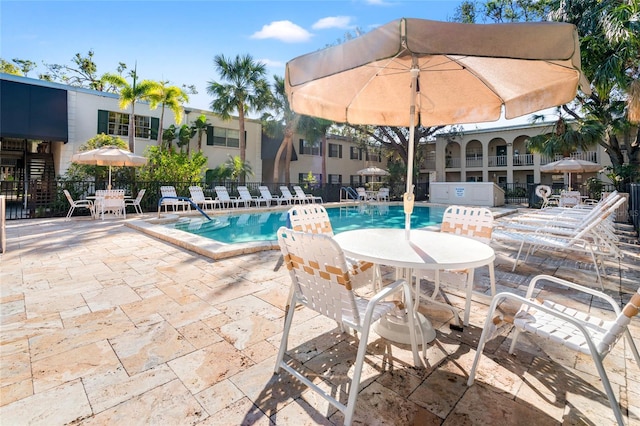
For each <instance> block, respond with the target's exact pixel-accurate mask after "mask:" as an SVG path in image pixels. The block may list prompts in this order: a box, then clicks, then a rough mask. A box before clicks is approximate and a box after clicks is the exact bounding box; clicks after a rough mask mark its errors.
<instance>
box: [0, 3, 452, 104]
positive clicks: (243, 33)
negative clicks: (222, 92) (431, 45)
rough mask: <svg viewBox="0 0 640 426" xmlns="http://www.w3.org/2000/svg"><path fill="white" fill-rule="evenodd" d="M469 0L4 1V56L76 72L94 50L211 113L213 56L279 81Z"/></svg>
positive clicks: (445, 16) (111, 66) (112, 66)
mask: <svg viewBox="0 0 640 426" xmlns="http://www.w3.org/2000/svg"><path fill="white" fill-rule="evenodd" d="M460 2H461V0H460V1H458V0H449V1H431V0H422V1H416V0H397V1H396V0H343V1H338V0H333V1H331V0H324V1H313V0H297V1H284V0H280V1H277V0H271V1H266V0H264V1H259V0H254V1H249V0H200V1H162V0H147V1H120V0H111V1H91V0H84V1H30V0H19V1H13V0H0V57H1V58H2V59H4V60H6V61H11V60H12V59H14V58H18V59H24V60H31V61H33V62H35V63H36V64H37V65H38V66H37V68H36V69H34V70H33V71H31V72H30V73H29V74H28V75H27V77H31V78H37V77H38V74H39V73H44V72H46V71H47V69H46V67H45V66H44V65H43V63H47V64H61V65H68V66H71V65H73V63H72V59H73V57H74V56H75V55H76V53H80V54H81V55H82V56H86V55H87V53H88V52H89V51H90V50H92V51H93V52H94V61H95V63H96V65H97V70H98V72H97V73H98V75H102V74H104V73H106V72H110V73H115V72H116V71H117V67H118V64H119V63H120V62H124V63H125V64H127V67H128V68H133V67H134V66H136V67H137V73H138V76H139V77H140V78H141V79H149V80H155V81H169V82H170V84H171V85H176V86H182V85H183V84H184V85H195V87H196V90H197V91H198V94H196V95H190V99H189V102H188V103H187V106H190V107H193V108H198V109H204V110H209V109H210V104H211V101H212V100H213V98H212V97H211V96H210V95H208V94H207V91H206V87H207V85H208V82H210V81H218V82H221V80H220V78H219V76H218V75H217V73H216V71H215V67H214V62H213V58H214V57H215V56H216V55H224V56H225V57H227V58H234V57H235V56H236V55H246V54H249V55H251V56H252V57H253V59H254V60H256V61H261V62H263V63H264V64H265V65H266V67H267V75H268V79H269V81H270V82H271V81H273V75H274V74H275V75H280V76H284V69H285V64H286V63H287V62H288V61H290V60H291V59H293V58H295V57H297V56H300V55H303V54H305V53H309V52H313V51H316V50H319V49H322V48H323V47H326V46H327V45H331V44H337V43H338V42H339V41H342V40H343V38H344V35H345V34H346V33H351V34H355V31H356V29H361V30H363V31H365V32H367V31H370V30H371V29H373V28H375V27H377V26H379V25H382V24H385V23H387V22H390V21H393V20H395V19H398V18H402V17H411V18H423V19H433V20H439V21H447V20H451V18H452V17H453V15H454V13H455V9H456V7H457V6H458V5H459V4H460Z"/></svg>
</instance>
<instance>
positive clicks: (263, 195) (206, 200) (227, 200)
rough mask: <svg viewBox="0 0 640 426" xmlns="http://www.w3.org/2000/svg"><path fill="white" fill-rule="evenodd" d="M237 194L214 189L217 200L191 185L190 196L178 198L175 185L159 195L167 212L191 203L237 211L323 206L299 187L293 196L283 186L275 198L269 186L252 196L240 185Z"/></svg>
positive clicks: (163, 188)
mask: <svg viewBox="0 0 640 426" xmlns="http://www.w3.org/2000/svg"><path fill="white" fill-rule="evenodd" d="M237 190H238V195H237V196H232V195H230V194H229V191H228V190H227V188H226V187H225V186H215V187H214V191H215V193H216V197H215V198H213V197H208V196H205V194H204V191H203V190H202V188H201V187H200V186H190V187H189V194H190V197H188V198H187V197H178V195H177V193H176V190H175V188H174V187H173V186H162V187H160V193H161V195H162V197H163V199H162V204H161V208H162V207H164V209H165V211H167V209H168V208H169V207H171V208H172V210H174V211H179V210H183V211H186V210H189V209H190V208H191V205H192V203H193V204H195V205H197V206H198V207H200V208H202V209H204V210H213V209H215V208H237V207H252V206H255V207H258V206H265V207H268V206H271V205H274V204H276V205H278V206H280V205H283V204H286V205H291V204H307V203H316V202H319V203H322V202H323V200H322V197H318V196H315V195H312V194H306V193H305V192H304V190H303V189H302V188H301V187H300V186H298V185H295V186H293V190H294V192H295V195H294V194H292V193H291V191H290V190H289V188H288V187H287V186H281V187H280V193H281V195H272V194H271V191H270V190H269V188H268V187H267V186H260V187H259V190H260V195H259V196H256V195H252V194H251V192H250V191H249V189H248V188H247V187H246V186H238V188H237Z"/></svg>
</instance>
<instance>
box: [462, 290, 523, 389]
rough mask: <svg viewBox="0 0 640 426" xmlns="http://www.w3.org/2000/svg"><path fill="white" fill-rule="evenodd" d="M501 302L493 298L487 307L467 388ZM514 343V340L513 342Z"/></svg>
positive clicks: (473, 375)
mask: <svg viewBox="0 0 640 426" xmlns="http://www.w3.org/2000/svg"><path fill="white" fill-rule="evenodd" d="M499 302H501V300H498V299H496V298H494V299H493V300H492V301H491V305H490V306H489V312H488V313H487V319H485V321H484V326H483V328H482V334H481V335H480V341H479V342H478V348H477V349H476V355H475V357H474V358H473V364H472V365H471V371H470V372H469V380H467V386H471V385H472V384H473V381H474V380H475V377H476V369H477V367H478V362H479V361H480V357H481V356H482V351H483V350H484V345H485V343H486V341H487V338H488V337H489V333H490V331H491V323H492V322H493V315H494V314H495V311H496V307H497V306H498V303H499ZM514 341H515V340H514Z"/></svg>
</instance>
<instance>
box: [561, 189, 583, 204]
mask: <svg viewBox="0 0 640 426" xmlns="http://www.w3.org/2000/svg"><path fill="white" fill-rule="evenodd" d="M559 204H560V207H574V206H578V205H580V204H582V197H581V196H580V192H579V191H565V192H561V193H560V202H559Z"/></svg>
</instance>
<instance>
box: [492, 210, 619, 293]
mask: <svg viewBox="0 0 640 426" xmlns="http://www.w3.org/2000/svg"><path fill="white" fill-rule="evenodd" d="M624 202H625V199H624V198H620V199H618V200H617V201H616V202H615V203H613V205H611V206H609V207H608V208H607V209H605V210H604V211H603V212H601V213H600V214H599V215H597V216H596V217H594V218H592V220H590V221H588V222H584V223H582V224H581V225H580V226H577V227H576V228H575V229H573V230H572V231H571V232H569V233H568V234H566V235H558V234H557V233H554V232H550V231H549V230H547V229H543V228H540V229H538V230H536V231H533V232H527V231H521V230H510V229H496V230H494V231H493V234H492V237H493V240H494V241H498V242H501V241H508V242H516V243H519V244H520V247H519V248H518V253H517V255H516V257H515V261H514V264H513V269H512V271H515V269H516V267H517V266H518V262H519V260H520V255H521V253H522V250H523V249H524V246H525V245H527V246H528V248H527V252H526V254H525V258H524V260H523V262H526V261H527V259H528V257H529V255H530V254H531V253H532V252H533V251H534V250H536V249H545V250H561V251H572V252H577V253H584V254H588V255H589V256H590V257H591V260H592V261H593V265H594V267H595V270H596V274H597V276H598V284H600V287H601V288H602V289H603V290H604V285H603V284H602V275H604V276H606V269H605V265H604V261H603V258H604V257H613V258H617V259H620V258H622V251H621V250H620V249H619V248H618V247H617V245H616V241H615V240H611V239H610V238H608V234H606V233H603V232H599V231H598V227H600V226H601V225H602V223H603V222H604V221H606V220H607V219H608V218H609V216H611V215H612V214H613V213H615V211H616V209H617V208H618V207H619V206H620V205H622V204H623V203H624Z"/></svg>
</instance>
